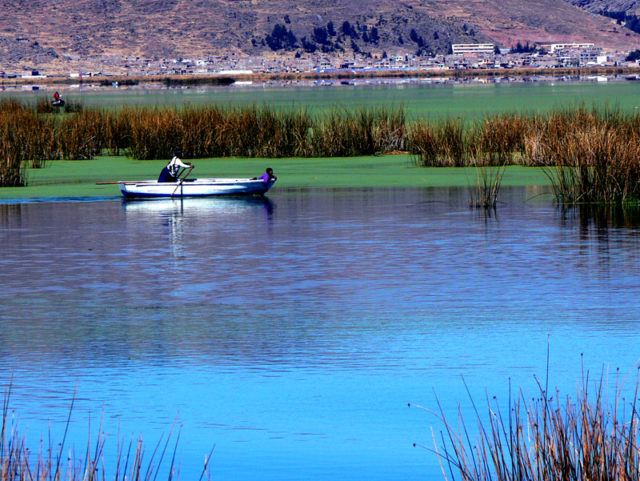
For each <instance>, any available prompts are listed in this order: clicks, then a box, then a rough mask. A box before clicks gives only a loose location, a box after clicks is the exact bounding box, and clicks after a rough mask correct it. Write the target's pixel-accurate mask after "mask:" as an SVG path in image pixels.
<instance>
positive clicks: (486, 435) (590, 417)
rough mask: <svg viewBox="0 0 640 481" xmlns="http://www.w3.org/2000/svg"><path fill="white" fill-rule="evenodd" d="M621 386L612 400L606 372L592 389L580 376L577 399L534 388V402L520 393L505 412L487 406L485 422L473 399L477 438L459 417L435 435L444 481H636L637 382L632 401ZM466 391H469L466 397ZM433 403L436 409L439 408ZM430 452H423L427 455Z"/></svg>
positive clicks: (639, 474) (639, 469)
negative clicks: (625, 396)
mask: <svg viewBox="0 0 640 481" xmlns="http://www.w3.org/2000/svg"><path fill="white" fill-rule="evenodd" d="M623 385H624V383H621V382H620V379H619V378H618V376H616V384H615V388H614V394H613V395H612V396H610V392H609V390H610V386H609V385H608V382H607V378H606V377H605V375H604V373H602V375H601V377H600V379H599V380H597V382H595V383H591V382H590V380H589V376H588V374H587V375H583V378H582V383H581V385H580V386H579V387H578V389H577V394H576V397H575V399H571V397H569V396H567V397H563V396H561V394H560V393H559V392H558V391H557V390H556V392H555V393H549V392H548V391H547V387H546V386H542V385H541V384H540V383H538V387H539V392H538V393H537V395H536V396H535V397H533V398H530V397H528V396H527V395H525V394H524V393H523V392H522V391H521V392H520V393H519V395H518V396H517V397H516V398H515V399H513V398H512V395H511V389H510V392H509V401H508V404H507V406H506V409H503V407H501V406H500V405H499V403H498V401H497V400H496V401H494V400H489V399H487V408H486V409H487V412H486V416H483V415H481V413H480V411H479V410H478V408H477V407H476V405H475V403H474V402H473V399H472V400H471V402H472V404H473V408H474V412H475V416H474V424H475V425H476V426H477V427H478V430H479V434H478V437H477V438H474V437H473V436H471V435H470V428H469V427H468V426H467V424H466V423H465V420H464V418H463V416H462V414H461V413H459V415H458V422H457V423H456V424H451V423H449V422H448V421H447V420H446V419H445V415H444V409H443V408H442V406H441V405H439V417H440V419H441V420H442V421H443V422H444V429H443V431H442V432H441V433H440V436H439V438H436V436H435V435H434V448H433V451H434V452H435V453H436V454H437V456H438V458H439V460H440V462H441V467H442V469H443V475H444V477H445V479H447V480H450V481H454V480H456V479H461V480H464V481H493V480H500V481H516V480H517V481H522V480H527V481H565V480H567V481H570V480H576V481H578V480H601V481H636V480H638V479H640V445H639V444H638V443H639V441H640V439H639V430H638V410H637V404H636V401H637V399H638V383H637V382H636V386H635V392H634V393H632V395H633V398H631V396H629V397H630V399H629V400H628V401H627V400H625V398H624V397H623V394H622V389H623ZM467 391H468V390H467ZM438 404H439V403H438ZM427 449H429V448H427Z"/></svg>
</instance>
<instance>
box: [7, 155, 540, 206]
mask: <svg viewBox="0 0 640 481" xmlns="http://www.w3.org/2000/svg"><path fill="white" fill-rule="evenodd" d="M167 160H168V159H167ZM167 160H145V161H137V160H132V159H128V158H126V157H123V156H119V157H113V156H101V157H97V158H95V159H93V160H69V161H62V160H57V161H51V162H49V163H48V164H47V166H46V167H45V168H42V169H29V171H28V181H29V185H28V186H27V187H3V188H0V199H3V200H10V199H30V198H31V199H35V198H38V199H41V198H42V199H46V198H60V197H86V198H89V197H111V196H114V197H115V196H119V195H120V191H119V189H118V186H117V185H95V183H96V182H106V181H115V180H142V179H154V178H157V176H158V174H159V172H160V170H161V169H162V167H163V166H164V165H165V164H166V162H167ZM193 162H194V164H195V165H196V168H195V169H194V171H193V173H192V174H191V175H192V177H253V176H256V175H259V174H261V173H262V172H264V169H265V167H273V169H274V170H275V173H276V175H277V176H278V183H277V184H276V186H275V187H274V192H277V191H278V189H285V188H286V189H296V188H300V189H306V188H391V187H467V186H472V185H475V182H476V176H477V174H476V170H475V168H470V167H434V168H425V167H418V166H417V165H416V163H415V158H414V157H413V156H411V155H409V154H398V155H381V156H362V157H349V158H318V159H308V158H283V159H264V158H255V159H254V158H252V159H248V158H235V157H234V158H215V159H196V160H194V161H193ZM502 185H503V186H534V185H549V179H548V178H547V176H546V175H545V174H544V172H543V171H542V169H540V168H536V167H520V166H513V167H509V168H507V170H506V173H505V176H504V181H503V183H502Z"/></svg>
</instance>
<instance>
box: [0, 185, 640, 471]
mask: <svg viewBox="0 0 640 481" xmlns="http://www.w3.org/2000/svg"><path fill="white" fill-rule="evenodd" d="M537 194H538V192H537V191H534V190H525V189H510V190H509V189H507V190H505V192H504V195H503V198H502V200H503V202H504V203H503V204H502V205H500V206H499V208H498V210H497V212H496V214H495V215H491V216H485V215H484V213H483V212H482V211H475V210H469V209H468V208H467V202H468V194H467V192H466V190H465V189H431V190H421V189H389V190H361V191H349V192H347V191H306V192H296V191H277V190H276V191H274V192H273V193H272V194H271V195H270V197H269V199H268V200H242V199H217V200H216V199H213V200H192V201H184V202H182V203H181V202H179V201H149V202H128V203H124V202H123V201H121V200H119V199H114V200H107V201H90V202H56V203H52V202H43V203H27V204H13V205H10V204H9V205H7V204H5V205H0V242H2V245H3V249H2V251H3V256H2V259H0V280H1V285H2V289H0V305H1V306H2V309H1V310H0V383H1V384H2V386H3V387H6V386H7V385H8V383H9V382H10V380H11V378H12V377H13V394H12V402H11V406H12V408H13V409H14V410H15V416H16V418H15V419H16V422H18V423H19V426H21V427H22V428H23V429H24V430H26V431H27V440H28V442H29V444H30V445H31V446H32V449H37V443H38V442H39V439H40V436H41V435H45V436H46V435H47V434H46V433H47V431H48V429H49V427H51V430H52V432H53V435H54V437H56V438H57V439H59V438H60V437H61V433H62V431H63V429H64V421H65V419H66V416H67V413H68V407H69V404H70V399H71V397H72V396H73V393H74V389H77V400H76V406H75V408H74V411H73V415H72V422H71V434H70V442H69V445H70V446H71V447H74V449H75V450H76V451H77V452H80V453H81V452H82V451H83V448H84V443H85V442H86V439H87V433H88V430H89V420H91V426H92V428H93V430H94V434H93V435H94V436H95V431H97V424H98V422H99V418H100V417H101V416H104V421H103V431H104V432H106V433H107V434H108V439H107V446H108V447H107V455H108V456H112V455H113V452H114V450H115V447H116V443H117V441H116V440H117V437H118V433H120V436H121V437H122V438H123V439H125V440H127V442H128V440H130V439H134V440H135V439H136V438H137V437H138V436H139V435H141V436H142V437H143V439H144V440H145V443H147V446H148V449H149V451H151V449H152V447H153V445H154V444H155V443H156V442H157V440H158V439H160V437H161V436H162V435H163V434H167V433H168V432H169V430H170V429H171V425H172V423H173V422H174V420H177V423H178V424H179V425H180V426H181V429H182V431H181V439H180V444H179V449H178V458H179V459H180V478H181V479H197V478H198V476H199V470H200V468H201V465H202V461H203V459H204V456H205V455H206V454H207V453H208V452H209V450H210V449H211V447H212V446H213V445H214V444H215V446H216V449H215V452H214V456H213V464H212V468H211V470H212V474H213V476H214V478H216V479H233V480H236V479H237V480H253V479H261V480H272V479H273V480H288V479H292V480H293V479H305V480H307V479H308V480H325V479H332V480H333V479H345V480H353V479H367V480H376V479H379V480H418V479H420V480H424V479H427V480H438V479H443V478H442V475H441V474H440V471H439V467H438V464H437V461H436V459H435V458H434V457H433V455H431V454H430V453H429V452H428V451H425V450H423V449H420V448H414V447H413V443H414V442H417V443H422V444H430V443H431V432H430V429H431V427H433V429H434V430H435V431H436V432H437V431H439V430H440V429H441V428H442V425H441V424H440V423H439V421H438V419H437V418H436V417H435V416H434V415H432V414H430V413H429V412H426V411H423V410H419V409H414V408H409V407H407V403H409V402H411V403H418V404H420V405H423V406H425V407H428V408H431V409H435V407H436V402H435V394H437V396H438V397H439V399H440V401H441V402H442V403H443V405H444V406H445V409H446V410H447V412H448V413H449V414H451V415H454V414H455V411H456V409H457V406H458V403H460V404H461V406H462V409H463V412H466V413H468V416H469V419H470V418H471V410H470V406H469V403H468V401H467V398H466V394H465V389H464V385H463V382H462V377H464V379H465V380H466V382H467V384H468V385H469V388H470V390H471V392H472V394H473V395H474V396H477V397H478V398H479V399H483V398H484V396H485V393H487V394H489V395H498V396H499V397H502V398H504V397H505V396H506V393H507V389H508V382H509V379H511V381H512V383H514V385H516V386H522V387H523V388H524V389H525V390H532V392H533V389H534V387H535V382H534V379H533V376H534V375H538V376H541V377H544V373H545V364H546V358H545V356H546V350H547V340H548V339H550V351H551V371H550V383H551V384H552V385H554V386H558V387H559V388H560V389H561V390H562V391H563V392H564V393H565V394H572V393H573V392H574V391H575V385H576V382H577V381H579V379H580V364H581V353H584V363H585V365H586V366H587V367H588V368H590V369H593V370H595V371H597V372H598V373H599V372H600V369H601V368H602V367H603V366H605V367H606V368H609V369H610V370H611V371H612V372H613V371H614V370H615V368H617V367H619V368H621V371H622V372H623V373H626V372H628V371H630V370H631V369H632V368H633V367H634V365H635V363H636V361H637V360H638V358H640V348H638V346H639V345H640V329H639V327H640V326H639V324H640V302H638V296H639V295H640V277H639V276H638V274H639V270H638V268H639V267H640V249H639V247H640V229H639V228H638V227H637V226H638V225H640V223H638V222H637V219H634V218H633V217H625V218H618V219H614V220H611V219H609V220H606V219H605V220H602V219H600V218H598V217H592V216H589V215H586V214H584V213H583V215H580V213H579V212H569V213H563V212H561V211H559V210H558V209H557V208H556V207H554V206H553V205H551V204H549V203H545V202H544V201H541V200H539V199H540V198H539V197H537ZM434 393H435V394H434Z"/></svg>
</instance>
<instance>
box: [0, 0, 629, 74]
mask: <svg viewBox="0 0 640 481" xmlns="http://www.w3.org/2000/svg"><path fill="white" fill-rule="evenodd" d="M576 1H577V0H576ZM620 1H622V0H620ZM0 8H2V12H3V15H2V18H1V19H0V69H1V70H11V69H13V70H15V69H18V68H39V69H41V70H43V71H47V70H52V69H53V70H62V71H65V69H68V67H69V65H77V64H81V63H82V62H83V61H86V60H87V59H92V60H93V61H94V62H108V61H109V60H111V59H117V58H121V57H122V56H140V57H156V58H180V57H206V56H210V55H220V54H232V53H235V54H238V55H245V54H247V55H258V54H261V53H267V52H268V53H270V54H271V53H273V54H276V55H283V54H289V55H291V54H293V53H294V52H301V53H302V52H305V51H307V52H308V51H314V50H315V51H325V52H327V53H328V54H333V53H341V52H347V53H351V52H353V51H354V50H355V51H356V52H361V53H365V54H366V53H371V52H373V51H386V52H389V53H393V52H417V51H420V52H421V53H424V54H429V53H435V52H446V51H447V50H448V48H449V45H450V44H451V43H452V42H453V43H457V42H480V41H493V42H496V43H498V44H500V45H502V46H512V45H515V44H516V42H518V41H520V42H526V41H530V42H535V41H553V40H557V41H592V42H594V43H596V44H599V45H602V46H606V47H616V48H626V49H632V48H638V46H639V45H640V41H639V40H640V35H638V34H636V33H634V32H632V31H630V30H628V29H627V28H625V27H624V26H622V25H620V24H616V21H615V20H614V19H609V18H606V17H603V16H601V15H596V14H592V13H589V12H587V11H585V10H582V9H580V8H578V7H577V6H574V5H572V4H570V3H569V2H567V1H564V0H402V1H400V0H370V1H368V2H361V1H338V0H314V1H311V0H296V1H295V2H294V1H291V0H57V1H55V2H52V1H51V0H12V1H9V0H0Z"/></svg>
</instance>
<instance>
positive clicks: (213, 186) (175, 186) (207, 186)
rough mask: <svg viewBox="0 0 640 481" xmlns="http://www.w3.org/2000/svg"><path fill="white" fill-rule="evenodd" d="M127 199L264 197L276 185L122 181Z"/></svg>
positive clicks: (230, 181)
mask: <svg viewBox="0 0 640 481" xmlns="http://www.w3.org/2000/svg"><path fill="white" fill-rule="evenodd" d="M117 183H118V184H119V185H120V190H121V191H122V195H124V196H125V197H128V198H129V197H206V196H215V195H263V194H264V193H265V192H267V191H268V190H269V189H270V188H271V186H272V185H273V184H274V183H275V180H272V181H269V182H268V183H266V184H265V183H264V181H263V180H262V179H256V180H254V179H225V178H218V179H184V180H180V181H178V182H157V181H155V180H140V181H131V182H128V181H120V182H117Z"/></svg>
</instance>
